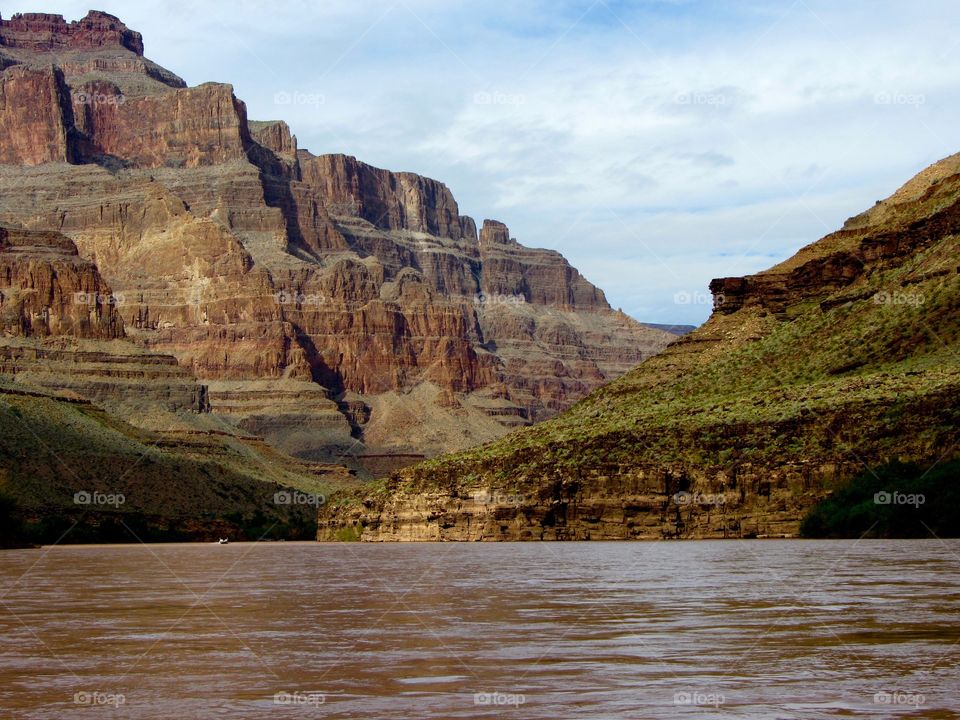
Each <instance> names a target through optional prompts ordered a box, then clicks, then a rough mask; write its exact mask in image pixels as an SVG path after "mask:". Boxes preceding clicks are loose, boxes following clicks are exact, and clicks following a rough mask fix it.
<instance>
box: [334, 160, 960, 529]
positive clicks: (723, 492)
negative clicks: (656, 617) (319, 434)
mask: <svg viewBox="0 0 960 720" xmlns="http://www.w3.org/2000/svg"><path fill="white" fill-rule="evenodd" d="M958 238H960V155H954V156H951V157H949V158H946V159H945V160H942V161H941V162H938V163H936V164H935V165H933V166H931V167H930V168H928V169H926V170H924V171H923V172H921V173H920V174H918V175H917V176H916V177H915V178H913V179H912V180H910V182H908V183H907V184H906V185H904V186H903V187H902V188H900V189H899V190H898V191H897V192H896V193H894V194H893V195H892V196H891V197H890V198H888V199H887V200H885V201H883V202H878V203H877V204H876V205H875V206H874V207H873V208H871V209H870V210H868V211H867V212H864V213H862V214H860V215H858V216H856V217H854V218H851V219H850V220H848V221H847V222H846V223H845V224H844V226H843V228H842V229H840V230H838V231H837V232H834V233H832V234H830V235H827V236H826V237H824V238H823V239H821V240H819V241H817V242H815V243H813V244H812V245H809V246H807V247H805V248H803V249H802V250H800V252H798V253H797V254H796V255H794V256H793V257H792V258H790V259H789V260H787V261H785V262H783V263H781V264H780V265H777V266H775V267H773V268H771V269H770V270H767V271H765V272H762V273H758V274H756V275H750V276H747V277H731V278H721V279H718V280H714V281H713V282H712V283H711V284H710V289H711V291H712V292H713V296H714V303H715V310H714V312H713V314H712V316H711V317H710V319H709V320H708V322H706V323H705V324H704V325H703V326H701V327H699V328H698V329H696V330H694V331H693V332H691V333H689V334H688V335H685V336H684V337H683V338H682V339H681V340H680V341H678V342H676V343H674V344H672V345H671V346H670V347H669V348H668V349H667V351H666V352H664V353H663V354H661V355H658V356H656V357H653V358H651V359H649V360H647V361H645V362H644V363H643V364H641V365H640V366H639V367H638V368H637V369H635V370H634V371H632V372H630V373H628V374H627V375H625V376H624V377H622V378H620V379H619V380H616V381H614V382H612V383H610V384H609V385H606V386H605V387H602V388H600V389H599V390H596V391H595V392H593V393H592V394H590V395H589V396H588V397H587V398H586V399H584V400H583V401H581V402H579V403H578V404H576V405H575V406H574V407H573V408H571V409H570V410H569V411H567V412H565V413H563V414H562V415H560V416H558V417H557V418H554V419H552V420H550V421H547V422H545V423H543V424H541V425H538V426H536V427H532V428H527V429H524V430H520V431H517V432H515V433H513V434H511V435H509V436H507V437H506V438H504V439H502V440H500V441H497V442H494V443H491V444H488V445H485V446H483V447H481V448H477V449H474V450H471V451H468V452H464V453H460V454H456V455H450V456H445V457H441V458H437V459H435V460H433V461H431V462H426V463H423V464H420V465H417V466H415V467H411V468H407V469H404V470H402V471H400V472H398V473H395V474H393V475H392V476H391V477H390V478H389V479H388V480H386V481H384V482H383V483H381V484H380V485H379V486H378V487H377V488H376V489H375V490H374V491H372V492H367V493H360V494H353V495H351V494H349V493H343V494H341V496H340V497H339V498H338V499H337V501H336V502H335V503H333V504H331V505H328V506H327V507H326V508H325V509H324V511H323V512H322V513H321V529H320V537H321V538H325V537H331V536H332V534H333V533H334V532H338V533H340V535H341V536H344V535H352V536H362V537H363V538H364V539H369V540H417V539H423V540H427V539H455V540H468V539H469V540H477V539H484V540H505V539H521V540H523V539H621V538H672V537H753V536H783V535H794V534H796V533H797V532H798V530H799V528H800V524H801V521H802V520H803V518H804V517H805V516H806V515H807V514H808V513H809V512H810V510H811V508H813V507H814V506H817V507H818V508H820V506H819V505H818V503H820V502H821V501H823V500H825V499H826V498H828V497H829V496H830V495H831V494H832V493H833V492H834V491H837V490H840V489H843V488H846V486H847V484H848V483H849V481H850V480H851V479H853V478H855V477H858V476H859V477H860V478H864V477H866V478H867V480H869V482H867V481H864V480H862V479H861V480H858V483H859V485H857V487H858V488H860V489H859V490H857V491H856V492H852V491H851V493H848V494H847V495H844V498H846V499H845V500H844V501H843V502H842V503H840V504H836V505H829V504H828V505H824V506H822V508H821V509H818V511H817V514H816V515H815V516H812V519H811V521H810V522H809V523H808V524H807V527H808V528H811V529H812V531H816V532H817V533H820V534H829V533H833V532H843V531H844V530H843V528H851V527H859V524H858V523H859V521H858V520H857V519H856V518H852V517H850V516H849V513H850V512H851V508H853V507H854V504H855V503H859V502H862V498H861V495H862V494H863V493H864V492H866V491H865V490H864V489H863V488H867V489H877V488H880V489H882V492H884V493H888V494H889V496H890V497H896V495H895V493H893V492H889V491H895V490H896V489H897V488H896V487H893V486H889V485H888V484H886V483H888V481H890V482H893V481H891V480H890V478H893V479H896V478H901V479H902V481H903V482H904V483H909V487H913V488H916V487H921V488H924V487H927V485H925V484H924V482H921V480H922V476H923V475H924V474H925V473H926V472H927V471H928V470H929V469H931V468H933V467H935V466H937V464H938V463H948V462H949V461H950V460H951V459H952V458H955V457H956V456H957V455H958V448H957V442H958V440H960V433H958V426H960V239H958ZM901 462H908V463H913V464H912V465H909V466H901V465H899V463H901ZM888 467H889V468H892V469H890V470H887V469H886V468H888ZM902 467H908V468H919V469H916V470H914V469H908V470H903V469H901V468H902ZM944 467H945V468H951V467H952V468H955V467H956V464H953V465H944ZM935 474H936V476H937V478H938V480H937V482H942V481H943V477H942V476H943V473H942V472H939V471H938V472H937V473H935ZM874 476H875V477H874ZM931 477H932V476H931ZM881 478H885V479H884V480H883V481H882V482H881ZM874 479H875V480H876V482H874ZM906 487H907V486H906V485H905V486H904V489H905V488H906ZM858 493H859V494H858ZM953 495H955V493H953V494H949V495H945V496H944V497H945V499H944V502H948V501H949V498H952V497H953ZM884 497H886V495H885V496H884ZM869 501H870V502H873V499H872V498H870V499H869ZM882 501H883V499H882V498H881V499H880V500H878V501H877V502H882ZM927 502H936V498H928V499H927ZM938 512H939V511H938ZM903 514H904V513H900V514H898V515H897V516H896V520H895V521H894V520H892V519H890V518H887V519H886V521H885V523H884V526H885V527H886V526H889V527H894V528H902V527H903V517H902V516H903ZM942 515H943V513H942V512H940V513H939V516H938V519H937V524H938V526H939V527H950V526H951V523H954V524H955V521H954V520H953V519H951V518H949V517H945V516H944V517H940V516H942ZM891 517H893V516H891ZM918 517H919V516H918ZM924 517H931V518H932V517H934V515H933V514H929V513H928V515H925V516H924ZM862 519H863V518H862V517H861V518H860V520H862ZM931 521H932V520H931ZM914 524H916V523H914ZM837 528H841V529H840V530H837ZM914 530H916V529H914ZM897 532H902V530H900V529H898V530H897Z"/></svg>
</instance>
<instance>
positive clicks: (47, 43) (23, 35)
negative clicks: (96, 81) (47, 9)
mask: <svg viewBox="0 0 960 720" xmlns="http://www.w3.org/2000/svg"><path fill="white" fill-rule="evenodd" d="M0 46H6V47H10V48H16V49H19V50H30V51H34V52H48V51H51V50H92V49H96V48H104V47H121V48H126V49H127V50H130V51H131V52H133V53H135V54H137V55H143V37H142V36H141V35H140V33H138V32H134V31H133V30H130V29H129V28H128V27H127V26H126V25H124V24H123V23H122V22H120V20H119V18H116V17H114V16H113V15H109V14H107V13H105V12H99V11H97V10H91V11H90V12H89V13H87V15H86V17H84V18H83V19H82V20H76V21H74V22H71V23H67V22H66V21H65V20H64V19H63V16H62V15H49V14H47V13H17V14H16V15H14V16H13V17H12V18H10V19H9V20H4V19H2V18H0Z"/></svg>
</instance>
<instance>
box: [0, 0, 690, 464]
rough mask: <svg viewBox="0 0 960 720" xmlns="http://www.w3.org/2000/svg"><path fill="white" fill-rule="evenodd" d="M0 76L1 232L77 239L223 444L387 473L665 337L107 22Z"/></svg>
mask: <svg viewBox="0 0 960 720" xmlns="http://www.w3.org/2000/svg"><path fill="white" fill-rule="evenodd" d="M0 65H2V66H3V67H5V69H4V70H3V72H2V74H0V132H2V135H0V137H2V140H0V223H3V224H5V225H7V226H10V227H22V228H25V229H29V230H34V231H58V232H61V233H63V234H64V235H66V236H68V237H69V238H70V239H71V240H73V242H74V243H75V244H76V247H77V248H78V249H79V254H80V256H81V257H82V258H84V259H85V260H87V261H92V262H94V263H95V264H96V266H97V268H98V270H99V272H100V275H101V276H102V278H103V279H104V281H105V282H106V283H108V284H109V286H110V288H111V289H112V292H113V294H114V296H115V297H117V298H122V302H118V303H116V313H117V315H118V316H119V319H120V320H122V327H123V328H124V330H123V337H125V338H126V340H127V341H129V342H130V343H132V344H134V345H136V347H137V348H139V349H140V350H145V351H147V352H150V353H155V354H160V355H165V356H172V357H174V358H176V361H177V363H178V364H179V366H180V367H182V368H184V369H185V370H186V371H188V372H189V373H190V374H192V375H193V376H194V377H195V378H196V379H197V380H198V384H199V385H202V386H204V387H206V388H207V390H208V392H207V395H206V401H207V403H208V408H207V409H208V410H209V413H208V414H209V415H210V416H211V418H216V419H217V421H219V422H220V423H222V424H224V425H226V426H229V427H231V428H233V429H234V430H235V431H236V432H238V433H241V434H243V433H254V434H256V435H257V436H260V437H263V438H265V439H266V440H267V441H268V442H270V443H271V444H273V445H274V446H275V447H277V448H279V449H282V450H284V451H286V452H289V453H294V454H296V455H297V456H299V457H302V458H304V459H308V460H316V461H324V462H328V461H330V462H334V461H336V462H343V463H346V464H348V465H350V466H351V467H353V468H355V469H356V470H359V471H364V470H371V467H373V466H375V467H376V468H377V469H379V468H381V467H384V466H385V463H384V458H385V457H389V456H393V457H395V459H396V461H395V463H394V466H399V465H402V464H405V463H409V462H410V461H411V459H415V458H418V457H423V456H432V455H435V454H437V453H439V452H442V451H449V450H455V449H462V448H466V447H469V446H471V445H473V444H476V443H478V442H482V441H488V440H491V439H494V438H497V437H500V436H502V435H503V434H504V433H506V432H507V431H509V430H510V429H511V428H513V427H516V426H518V425H524V424H529V423H531V422H534V421H538V420H542V419H545V418H547V417H550V416H552V415H553V414H555V413H556V412H558V411H560V410H563V409H565V408H567V407H569V406H570V405H571V404H572V403H573V402H574V401H575V400H577V399H578V398H580V397H582V396H583V395H585V394H586V393H587V392H589V391H590V390H592V389H593V388H595V387H597V386H598V385H600V384H602V383H603V382H606V381H609V380H610V379H612V378H614V377H617V376H618V375H620V374H622V373H624V372H626V371H627V370H628V369H630V368H631V367H633V366H634V365H636V364H637V363H638V362H640V361H641V360H643V359H645V358H647V357H650V356H651V355H652V354H654V353H656V352H658V351H660V350H662V349H663V348H664V347H665V346H666V345H667V344H668V343H669V342H671V341H672V340H674V339H675V336H673V335H671V334H670V333H667V332H664V331H662V330H658V329H654V328H649V327H646V326H643V325H640V324H639V323H637V322H635V321H633V320H632V319H630V318H628V317H626V316H625V315H623V314H621V313H617V312H614V311H613V310H612V309H611V308H610V307H609V305H608V304H607V302H606V299H605V298H604V296H603V293H602V292H601V291H600V290H598V289H597V288H596V287H594V286H593V285H591V284H590V283H589V282H587V281H586V280H585V279H584V278H583V277H581V276H580V274H579V273H578V272H577V271H576V270H575V269H574V268H572V267H571V266H570V265H569V263H567V261H566V260H565V259H564V258H563V257H562V256H560V255H559V254H557V253H555V252H552V251H548V250H536V249H530V248H526V247H524V246H522V245H520V244H519V243H517V242H516V241H515V240H512V239H511V238H510V236H509V231H508V230H507V228H506V226H505V225H503V224H502V223H497V222H494V221H487V222H485V223H484V224H483V228H482V229H481V230H480V231H479V232H478V229H477V225H476V223H475V222H474V221H473V220H472V219H471V218H469V217H467V216H465V215H462V214H461V213H460V209H459V207H458V205H457V202H456V200H455V199H454V197H453V194H452V193H451V191H450V190H449V189H448V188H447V187H446V186H445V185H443V184H442V183H440V182H438V181H435V180H431V179H428V178H424V177H421V176H419V175H415V174H413V173H404V172H400V173H395V172H391V171H388V170H382V169H379V168H374V167H372V166H369V165H366V164H364V163H362V162H360V161H358V160H356V159H355V158H352V157H349V156H346V155H320V156H316V155H313V154H311V153H309V152H308V151H306V150H303V149H300V148H298V146H297V141H296V138H295V137H294V136H293V134H292V133H291V131H290V128H289V127H288V126H287V125H286V124H285V123H283V122H280V121H269V122H268V121H263V122H257V121H250V120H249V119H248V118H247V110H246V107H245V105H244V104H243V102H242V101H240V100H238V99H237V98H236V97H235V95H234V93H233V89H232V87H231V86H229V85H225V84H220V83H207V84H204V85H201V86H199V87H186V86H185V84H184V83H183V81H182V80H180V78H178V77H176V76H175V75H174V74H173V73H170V72H168V71H166V70H164V69H162V68H159V67H158V66H156V65H155V64H153V63H151V62H150V61H149V60H147V59H146V58H144V56H143V40H142V38H141V37H140V36H139V34H138V33H136V32H134V31H132V30H130V29H129V28H127V27H126V26H125V25H124V24H123V23H122V22H121V21H120V20H118V19H117V18H116V17H113V16H111V15H108V14H106V13H100V12H91V13H90V14H89V15H88V16H87V17H86V18H84V19H82V20H80V21H78V22H73V23H67V22H66V21H65V20H64V19H63V18H62V17H60V16H55V15H42V14H24V15H17V16H14V17H13V18H11V19H9V20H2V21H0ZM56 369H57V368H56V367H55V368H54V370H56ZM41 374H42V373H41V372H40V371H39V370H37V371H36V372H35V374H34V376H35V377H39V376H40V375H41ZM53 374H54V372H53V371H51V372H48V373H47V375H48V377H52V376H53ZM19 377H20V378H21V380H24V379H25V378H26V376H25V375H22V374H21V375H20V376H19ZM65 382H66V381H65ZM298 395H299V396H300V398H301V402H299V403H298V402H297V400H296V398H297V396H298ZM424 404H425V405H424ZM418 410H419V411H418ZM127 419H131V420H132V421H133V420H136V418H134V417H128V418H127ZM452 428H456V431H452V430H451V429H452ZM368 455H369V456H374V457H375V458H376V461H375V463H373V465H372V466H371V465H369V464H367V463H366V461H365V460H364V458H365V457H366V456H368ZM386 466H388V467H389V463H386Z"/></svg>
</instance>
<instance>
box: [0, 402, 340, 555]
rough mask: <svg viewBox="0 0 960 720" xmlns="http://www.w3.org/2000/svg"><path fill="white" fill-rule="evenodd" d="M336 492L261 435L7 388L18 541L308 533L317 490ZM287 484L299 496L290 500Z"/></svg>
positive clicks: (8, 470)
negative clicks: (173, 430) (208, 431)
mask: <svg viewBox="0 0 960 720" xmlns="http://www.w3.org/2000/svg"><path fill="white" fill-rule="evenodd" d="M332 489H333V488H332V487H331V486H330V484H329V483H328V482H326V481H324V479H323V477H322V476H321V475H320V474H319V473H318V474H316V475H312V474H311V473H310V472H308V468H307V467H306V466H304V465H300V464H298V463H295V462H294V461H292V460H291V459H290V458H287V457H285V456H283V455H281V454H279V453H276V452H275V451H273V450H271V449H270V448H269V447H268V446H266V445H263V444H261V443H257V442H255V441H250V440H243V439H240V438H236V437H229V436H219V435H187V434H173V435H169V434H164V435H160V434H155V433H151V432H148V431H145V430H142V429H138V428H136V427H134V426H132V425H129V424H127V423H125V422H123V421H121V420H119V419H117V418H116V417H115V416H112V415H110V414H109V413H107V412H106V411H104V410H102V409H101V408H99V407H97V406H95V405H92V404H89V403H85V402H72V401H67V400H64V399H57V398H55V397H50V396H43V395H40V394H30V393H24V392H23V391H20V390H14V389H11V388H0V516H3V517H4V518H5V520H4V521H3V523H2V524H3V525H4V526H5V528H6V531H5V533H4V537H3V538H2V539H0V540H2V543H3V544H6V545H11V544H22V543H24V542H32V543H49V542H54V541H57V540H58V539H60V538H61V536H62V537H63V541H64V542H90V541H98V542H130V541H136V540H138V539H140V540H145V541H146V540H178V539H202V540H207V539H211V540H212V539H214V538H216V537H218V536H223V535H228V536H230V537H232V538H234V539H243V538H253V539H255V538H258V537H261V536H265V537H268V538H291V539H301V538H308V537H312V536H313V535H314V534H315V527H316V505H311V504H309V501H308V498H309V497H315V496H316V495H318V494H323V495H326V494H329V492H330V491H331V490H332ZM294 490H296V491H297V492H300V493H301V495H297V496H294V495H293V494H292V493H293V491H294ZM278 492H281V493H282V492H286V493H288V494H287V495H280V496H279V502H278V501H277V498H275V493H278ZM307 493H310V494H311V495H309V496H308V495H307ZM121 496H122V502H121V500H120V498H121ZM289 498H294V501H293V502H290V503H287V504H285V502H284V501H285V500H287V499H289ZM86 500H89V502H85V501H86Z"/></svg>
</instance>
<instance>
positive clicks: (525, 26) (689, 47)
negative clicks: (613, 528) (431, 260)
mask: <svg viewBox="0 0 960 720" xmlns="http://www.w3.org/2000/svg"><path fill="white" fill-rule="evenodd" d="M91 2H97V3H98V4H97V5H94V6H92V7H95V8H96V9H98V10H105V11H107V12H110V13H112V14H114V15H117V16H119V17H120V18H121V19H122V20H123V21H124V22H125V23H126V24H127V25H128V26H129V27H131V28H133V29H135V30H138V31H140V32H141V33H143V35H144V42H145V46H146V55H147V57H149V58H151V59H153V60H155V61H157V62H159V63H160V64H161V65H163V66H164V67H167V68H169V69H171V70H173V71H174V72H176V73H177V74H179V75H180V76H181V77H183V78H184V79H185V80H186V81H187V82H188V83H189V84H191V85H196V84H200V83H202V82H208V81H217V82H229V83H231V84H233V86H234V88H235V92H236V94H237V96H238V97H240V98H241V99H242V100H244V101H245V102H246V103H247V107H248V110H249V116H250V117H251V119H259V120H268V119H282V120H286V121H287V122H288V123H289V124H290V126H291V128H292V129H293V132H294V133H295V134H296V136H297V138H298V141H299V145H300V147H302V148H307V149H309V150H310V151H312V152H314V153H317V154H319V153H327V152H343V153H347V154H349V155H355V156H356V157H358V158H360V159H361V160H363V161H365V162H368V163H371V164H373V165H377V166H379V167H386V168H389V169H391V170H398V171H399V170H405V171H412V172H417V173H420V174H422V175H426V176H429V177H433V178H436V179H438V180H441V181H443V182H444V183H446V184H447V185H448V186H449V187H450V189H451V190H452V191H453V193H454V196H455V197H456V198H457V201H458V203H459V205H460V211H461V213H462V214H465V215H470V216H472V217H474V218H475V219H476V220H477V221H478V223H479V222H480V221H482V220H483V219H484V218H492V219H497V220H501V221H503V222H505V223H506V224H507V225H508V226H509V227H510V230H511V235H512V236H513V237H515V238H516V239H517V240H518V241H520V242H521V243H523V244H524V245H528V246H532V247H545V248H551V249H555V250H558V251H560V252H562V253H563V254H564V255H565V256H566V257H567V258H568V259H569V260H570V262H571V263H572V264H573V265H574V266H575V267H576V268H578V269H579V270H580V271H581V273H582V274H583V275H584V276H585V277H586V278H587V279H588V280H590V281H591V282H593V283H595V284H596V285H598V286H599V287H601V288H602V289H603V290H604V291H605V292H606V295H607V299H608V300H609V302H610V304H611V305H612V306H613V307H614V308H622V309H623V310H624V312H626V313H628V314H630V315H632V316H633V317H635V318H637V319H638V320H642V321H645V322H659V323H689V324H699V323H701V322H703V320H705V319H706V317H707V316H708V315H709V313H710V308H711V300H710V295H709V292H708V290H707V285H708V283H709V281H710V280H711V279H712V278H714V277H726V276H732V275H744V274H748V273H751V272H756V271H759V270H762V269H764V268H767V267H769V266H771V265H773V264H776V263H777V262H779V261H780V260H783V259H785V258H787V257H789V256H790V255H792V254H793V253H794V252H796V251H797V250H798V249H799V248H801V247H802V246H804V245H806V244H808V243H810V242H812V241H814V240H816V239H818V238H820V237H822V236H823V235H825V234H827V233H829V232H831V231H833V230H835V229H837V228H839V227H840V226H841V225H842V223H843V221H844V220H845V219H846V218H848V217H851V216H853V215H856V214H857V213H859V212H861V211H863V210H865V209H867V208H868V207H870V206H871V205H873V203H874V202H875V201H876V200H878V199H881V198H884V197H886V196H888V195H890V194H891V193H892V192H894V191H895V190H896V189H897V187H899V186H900V185H901V184H903V183H904V182H906V181H907V180H908V179H909V178H910V177H911V176H912V175H913V174H915V173H916V172H918V171H919V170H921V169H922V168H924V167H926V166H927V165H929V164H930V163H932V162H935V161H936V160H939V159H940V158H942V157H946V156H947V155H951V154H953V153H954V152H957V151H960V141H958V139H957V138H956V128H957V127H958V124H957V119H958V117H960V115H958V110H960V35H958V34H957V32H956V28H957V27H958V21H960V3H957V2H956V0H912V1H911V2H906V1H905V0H900V1H898V2H892V1H888V0H844V1H843V2H837V1H836V0H825V1H821V0H795V1H791V0H782V1H777V0H774V1H761V0H728V1H727V2H713V1H705V0H704V1H701V0H635V1H629V0H554V1H553V2H548V1H547V0H510V1H509V2H489V3H481V2H476V1H474V2H460V1H458V0H319V1H318V0H312V1H309V0H273V1H272V2H270V3H263V2H262V1H258V2H252V1H248V0H235V1H234V2H229V3H228V2H218V1H217V0H207V1H205V2H186V1H182V0H167V1H160V0H146V1H143V2H130V1H129V0H125V1H124V2H123V3H113V4H110V0H85V1H84V2H74V1H73V0H64V1H61V0H49V1H48V2H35V1H34V0H20V1H19V2H17V3H14V4H10V3H3V5H2V6H0V14H2V15H3V16H4V17H9V16H10V15H11V14H13V13H14V12H56V13H60V14H63V15H64V16H65V17H66V18H67V19H68V20H74V19H78V18H80V17H82V16H83V15H84V14H86V11H87V10H88V9H90V8H91V5H90V3H91Z"/></svg>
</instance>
